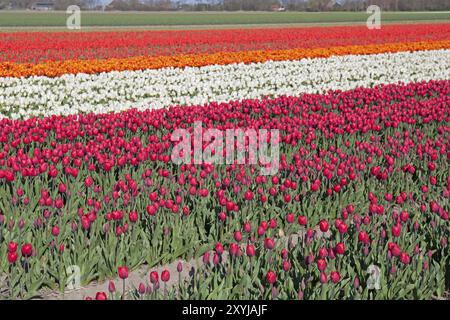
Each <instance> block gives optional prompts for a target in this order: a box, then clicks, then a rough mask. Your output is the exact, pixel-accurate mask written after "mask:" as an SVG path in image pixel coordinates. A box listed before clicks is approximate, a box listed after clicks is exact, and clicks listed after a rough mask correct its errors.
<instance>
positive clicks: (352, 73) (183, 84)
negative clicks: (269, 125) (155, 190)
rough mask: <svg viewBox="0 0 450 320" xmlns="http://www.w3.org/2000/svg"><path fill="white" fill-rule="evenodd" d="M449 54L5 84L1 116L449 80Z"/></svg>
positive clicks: (68, 77) (154, 106)
mask: <svg viewBox="0 0 450 320" xmlns="http://www.w3.org/2000/svg"><path fill="white" fill-rule="evenodd" d="M449 69H450V50H440V51H417V52H413V53H408V52H401V53H385V54H379V55H351V56H337V57H330V58H317V59H303V60H299V61H276V62H273V61H271V62H264V63H256V64H230V65H225V66H217V65H216V66H206V67H201V68H184V69H179V68H167V69H159V70H144V71H124V72H110V73H102V74H98V75H86V74H78V75H64V76H61V77H57V78H48V77H31V78H3V79H1V80H0V115H3V116H6V117H10V118H14V119H16V118H29V117H33V116H48V115H53V114H55V115H67V114H77V113H89V112H95V113H106V112H110V111H116V112H118V111H122V110H126V109H130V108H138V109H147V108H150V109H158V108H164V107H168V106H172V105H193V104H205V103H208V102H211V101H214V102H228V101H230V100H235V99H255V98H261V97H265V96H270V97H275V96H280V95H298V94H299V93H321V92H324V91H327V90H330V89H332V90H337V89H340V90H350V89H353V88H356V87H372V86H374V85H378V84H387V83H397V82H403V83H409V82H420V81H424V80H433V79H434V80H439V79H449V77H450V75H449V73H448V70H449Z"/></svg>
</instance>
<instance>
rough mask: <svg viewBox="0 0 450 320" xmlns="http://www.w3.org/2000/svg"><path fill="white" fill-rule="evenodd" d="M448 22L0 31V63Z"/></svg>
mask: <svg viewBox="0 0 450 320" xmlns="http://www.w3.org/2000/svg"><path fill="white" fill-rule="evenodd" d="M449 35H450V24H413V25H386V26H383V28H382V29H380V30H368V29H367V28H366V27H365V26H364V27H363V26H334V27H310V28H259V29H228V30H189V31H181V30H180V31H167V30H166V31H119V32H112V31H107V32H76V33H67V32H15V33H0V62H5V61H10V62H19V63H25V62H30V63H37V62H42V61H55V60H56V61H61V60H68V59H107V58H124V57H132V56H148V55H150V56H167V55H175V54H198V53H214V52H221V51H248V50H265V49H270V50H274V49H292V48H327V47H333V46H346V45H365V44H381V43H383V44H385V43H398V42H417V41H424V40H446V39H448V38H449Z"/></svg>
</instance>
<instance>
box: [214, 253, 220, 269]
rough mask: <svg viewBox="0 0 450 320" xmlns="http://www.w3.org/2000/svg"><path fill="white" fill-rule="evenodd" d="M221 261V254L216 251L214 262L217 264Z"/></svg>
mask: <svg viewBox="0 0 450 320" xmlns="http://www.w3.org/2000/svg"><path fill="white" fill-rule="evenodd" d="M219 263H220V256H219V255H218V254H217V253H214V256H213V264H214V265H215V266H217V265H218V264H219Z"/></svg>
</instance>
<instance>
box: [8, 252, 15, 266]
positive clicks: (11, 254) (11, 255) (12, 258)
mask: <svg viewBox="0 0 450 320" xmlns="http://www.w3.org/2000/svg"><path fill="white" fill-rule="evenodd" d="M16 261H17V252H8V262H9V263H10V264H15V263H16Z"/></svg>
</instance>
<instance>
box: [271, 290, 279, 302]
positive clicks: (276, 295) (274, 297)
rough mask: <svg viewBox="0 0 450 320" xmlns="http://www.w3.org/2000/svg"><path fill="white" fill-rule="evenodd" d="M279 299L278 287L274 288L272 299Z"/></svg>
mask: <svg viewBox="0 0 450 320" xmlns="http://www.w3.org/2000/svg"><path fill="white" fill-rule="evenodd" d="M277 297H278V290H277V288H276V287H272V299H274V300H275V299H276V298H277Z"/></svg>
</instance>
